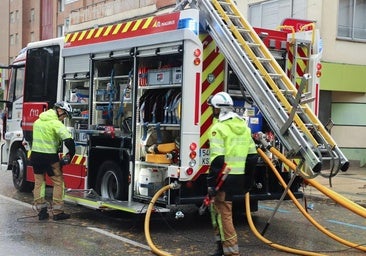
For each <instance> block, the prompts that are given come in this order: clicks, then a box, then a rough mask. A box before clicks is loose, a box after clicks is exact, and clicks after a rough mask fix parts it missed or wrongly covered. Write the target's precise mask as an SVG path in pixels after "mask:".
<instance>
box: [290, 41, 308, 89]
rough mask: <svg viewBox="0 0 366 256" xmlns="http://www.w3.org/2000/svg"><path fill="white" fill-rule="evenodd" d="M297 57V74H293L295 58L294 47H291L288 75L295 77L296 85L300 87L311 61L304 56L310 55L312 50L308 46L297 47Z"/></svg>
mask: <svg viewBox="0 0 366 256" xmlns="http://www.w3.org/2000/svg"><path fill="white" fill-rule="evenodd" d="M297 49H298V50H297V56H298V57H299V58H297V61H296V74H292V67H293V63H292V62H293V60H294V57H295V56H294V48H293V47H289V51H288V62H287V76H288V77H290V78H294V79H295V86H296V88H299V86H300V83H301V78H302V76H303V75H304V74H305V73H306V72H307V69H308V65H309V61H308V60H307V59H304V58H309V57H310V54H311V53H310V52H309V51H308V48H307V47H306V46H302V47H301V46H299V47H298V48H297Z"/></svg>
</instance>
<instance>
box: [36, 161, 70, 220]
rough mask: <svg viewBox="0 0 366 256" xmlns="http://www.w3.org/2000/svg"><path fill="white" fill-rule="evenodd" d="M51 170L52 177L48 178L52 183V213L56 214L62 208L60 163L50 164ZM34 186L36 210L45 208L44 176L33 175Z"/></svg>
mask: <svg viewBox="0 0 366 256" xmlns="http://www.w3.org/2000/svg"><path fill="white" fill-rule="evenodd" d="M52 170H53V173H54V175H53V176H50V179H51V181H52V183H53V191H52V194H53V198H52V200H53V206H52V209H53V213H54V214H58V213H61V212H63V206H64V177H63V175H62V171H61V168H60V163H59V162H56V163H54V164H52ZM34 179H35V184H34V190H33V196H34V204H35V205H36V208H37V210H38V209H41V208H43V207H47V202H46V200H45V193H46V184H45V174H34Z"/></svg>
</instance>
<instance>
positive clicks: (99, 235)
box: [0, 172, 366, 256]
mask: <svg viewBox="0 0 366 256" xmlns="http://www.w3.org/2000/svg"><path fill="white" fill-rule="evenodd" d="M48 192H49V191H48ZM31 202H32V195H31V194H24V193H19V192H17V191H16V190H15V189H14V188H13V185H12V181H11V173H10V172H5V173H0V205H1V207H0V216H1V218H0V255H30V256H32V255H37V256H39V255H55V256H56V255H57V256H58V255H60V256H61V255H78V256H84V255H153V254H152V253H151V251H150V249H149V247H148V245H147V242H146V239H145V234H144V216H138V215H130V214H125V213H120V212H110V213H106V212H100V211H95V210H91V209H87V208H85V207H80V206H74V205H69V204H68V205H67V211H68V212H69V213H71V214H72V218H71V219H69V220H64V221H59V222H55V221H53V220H52V219H50V220H48V221H42V222H40V221H38V219H37V216H36V213H35V212H34V211H33V210H32V206H31ZM309 204H310V205H311V206H313V210H310V211H309V213H310V214H311V215H312V216H313V218H314V219H316V220H317V221H318V222H319V223H321V224H322V225H324V227H326V229H327V230H329V231H331V232H333V233H335V234H337V235H338V236H340V237H342V238H344V239H349V240H351V241H352V242H354V243H359V244H363V245H364V246H366V244H365V243H366V222H365V219H364V218H362V217H359V216H357V215H355V214H353V213H351V212H350V211H348V210H346V209H343V208H342V207H340V206H338V205H335V204H334V203H331V202H329V201H311V200H309V199H308V205H309ZM276 206H277V202H274V201H271V202H261V203H260V207H259V211H258V212H256V213H253V214H252V216H253V221H254V222H255V225H256V227H257V228H258V231H259V232H261V231H262V230H263V228H264V226H265V224H266V223H269V227H268V229H267V231H266V232H265V237H266V239H268V240H271V241H272V242H276V243H280V244H283V245H287V246H292V247H294V248H297V249H305V250H310V251H315V252H318V253H322V254H325V255H364V252H362V251H360V250H356V249H351V248H348V247H346V246H344V245H342V244H340V243H338V242H335V241H334V240H332V239H330V238H329V237H327V236H325V235H324V234H322V233H321V232H319V231H318V230H317V229H316V228H314V227H313V226H312V225H311V224H310V223H309V222H308V221H307V220H306V219H305V218H304V217H303V216H302V215H300V214H299V211H298V210H297V208H296V207H294V205H293V204H292V203H291V202H287V201H286V202H283V203H282V204H281V206H280V208H279V210H278V212H277V213H276V214H275V216H274V217H273V218H272V219H271V216H272V214H273V210H274V209H275V207H276ZM182 210H184V211H183V212H184V213H185V217H184V218H183V219H179V220H176V219H175V218H174V215H173V214H168V215H160V214H155V215H153V216H152V220H151V223H150V232H151V238H152V241H153V242H154V243H155V245H156V246H157V247H158V248H160V249H162V250H164V251H166V252H170V253H171V254H173V255H207V254H208V253H209V252H210V251H212V249H213V242H212V239H213V238H212V232H211V227H210V221H209V217H208V215H205V216H198V215H197V214H195V213H194V212H193V211H192V210H191V209H182ZM269 220H270V221H269ZM235 224H236V228H237V232H238V236H239V245H240V250H241V253H242V255H254V256H255V255H293V254H291V253H284V252H281V251H278V250H276V249H274V248H272V247H270V246H269V245H266V244H264V243H263V242H261V241H259V240H258V239H257V238H256V237H255V236H254V235H253V233H252V231H251V230H250V229H249V227H248V223H247V221H246V217H245V216H244V215H242V214H238V215H237V216H236V219H235Z"/></svg>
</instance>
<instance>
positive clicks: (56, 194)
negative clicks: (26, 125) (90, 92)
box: [31, 101, 75, 220]
mask: <svg viewBox="0 0 366 256" xmlns="http://www.w3.org/2000/svg"><path fill="white" fill-rule="evenodd" d="M71 114H72V108H71V106H70V104H69V103H67V102H63V101H61V102H57V103H56V104H55V105H54V108H53V109H49V110H47V111H46V112H43V113H41V114H40V115H39V118H38V119H37V120H36V121H35V122H34V124H33V142H32V153H31V163H32V166H33V169H34V179H35V182H34V190H33V195H34V204H35V208H36V210H37V211H38V219H39V220H45V219H48V217H49V214H48V203H47V202H46V200H45V190H46V183H45V174H47V175H48V176H49V177H50V179H51V180H52V183H53V198H52V201H53V202H52V212H53V219H54V220H64V219H68V218H70V214H67V213H65V212H64V210H63V204H64V201H63V200H64V178H63V174H62V169H61V168H62V166H61V165H64V164H69V163H70V161H71V159H72V157H73V156H74V155H75V143H74V140H73V139H72V137H71V134H70V132H69V131H68V130H67V129H66V127H65V125H64V124H63V123H62V121H63V120H64V119H65V118H66V117H69V118H70V117H71ZM63 143H64V144H65V146H66V147H67V149H68V152H67V154H65V156H64V157H63V158H62V160H61V161H60V159H59V155H58V153H59V151H60V148H61V147H62V145H63Z"/></svg>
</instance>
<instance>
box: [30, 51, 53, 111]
mask: <svg viewBox="0 0 366 256" xmlns="http://www.w3.org/2000/svg"><path fill="white" fill-rule="evenodd" d="M59 56H60V47H59V46H58V45H52V46H49V47H41V48H34V49H29V50H28V52H27V72H26V74H25V76H26V77H25V79H26V87H25V92H24V102H32V101H39V102H47V103H48V105H49V106H52V105H53V104H54V103H55V99H56V95H57V82H58V77H59V74H58V69H59Z"/></svg>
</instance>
